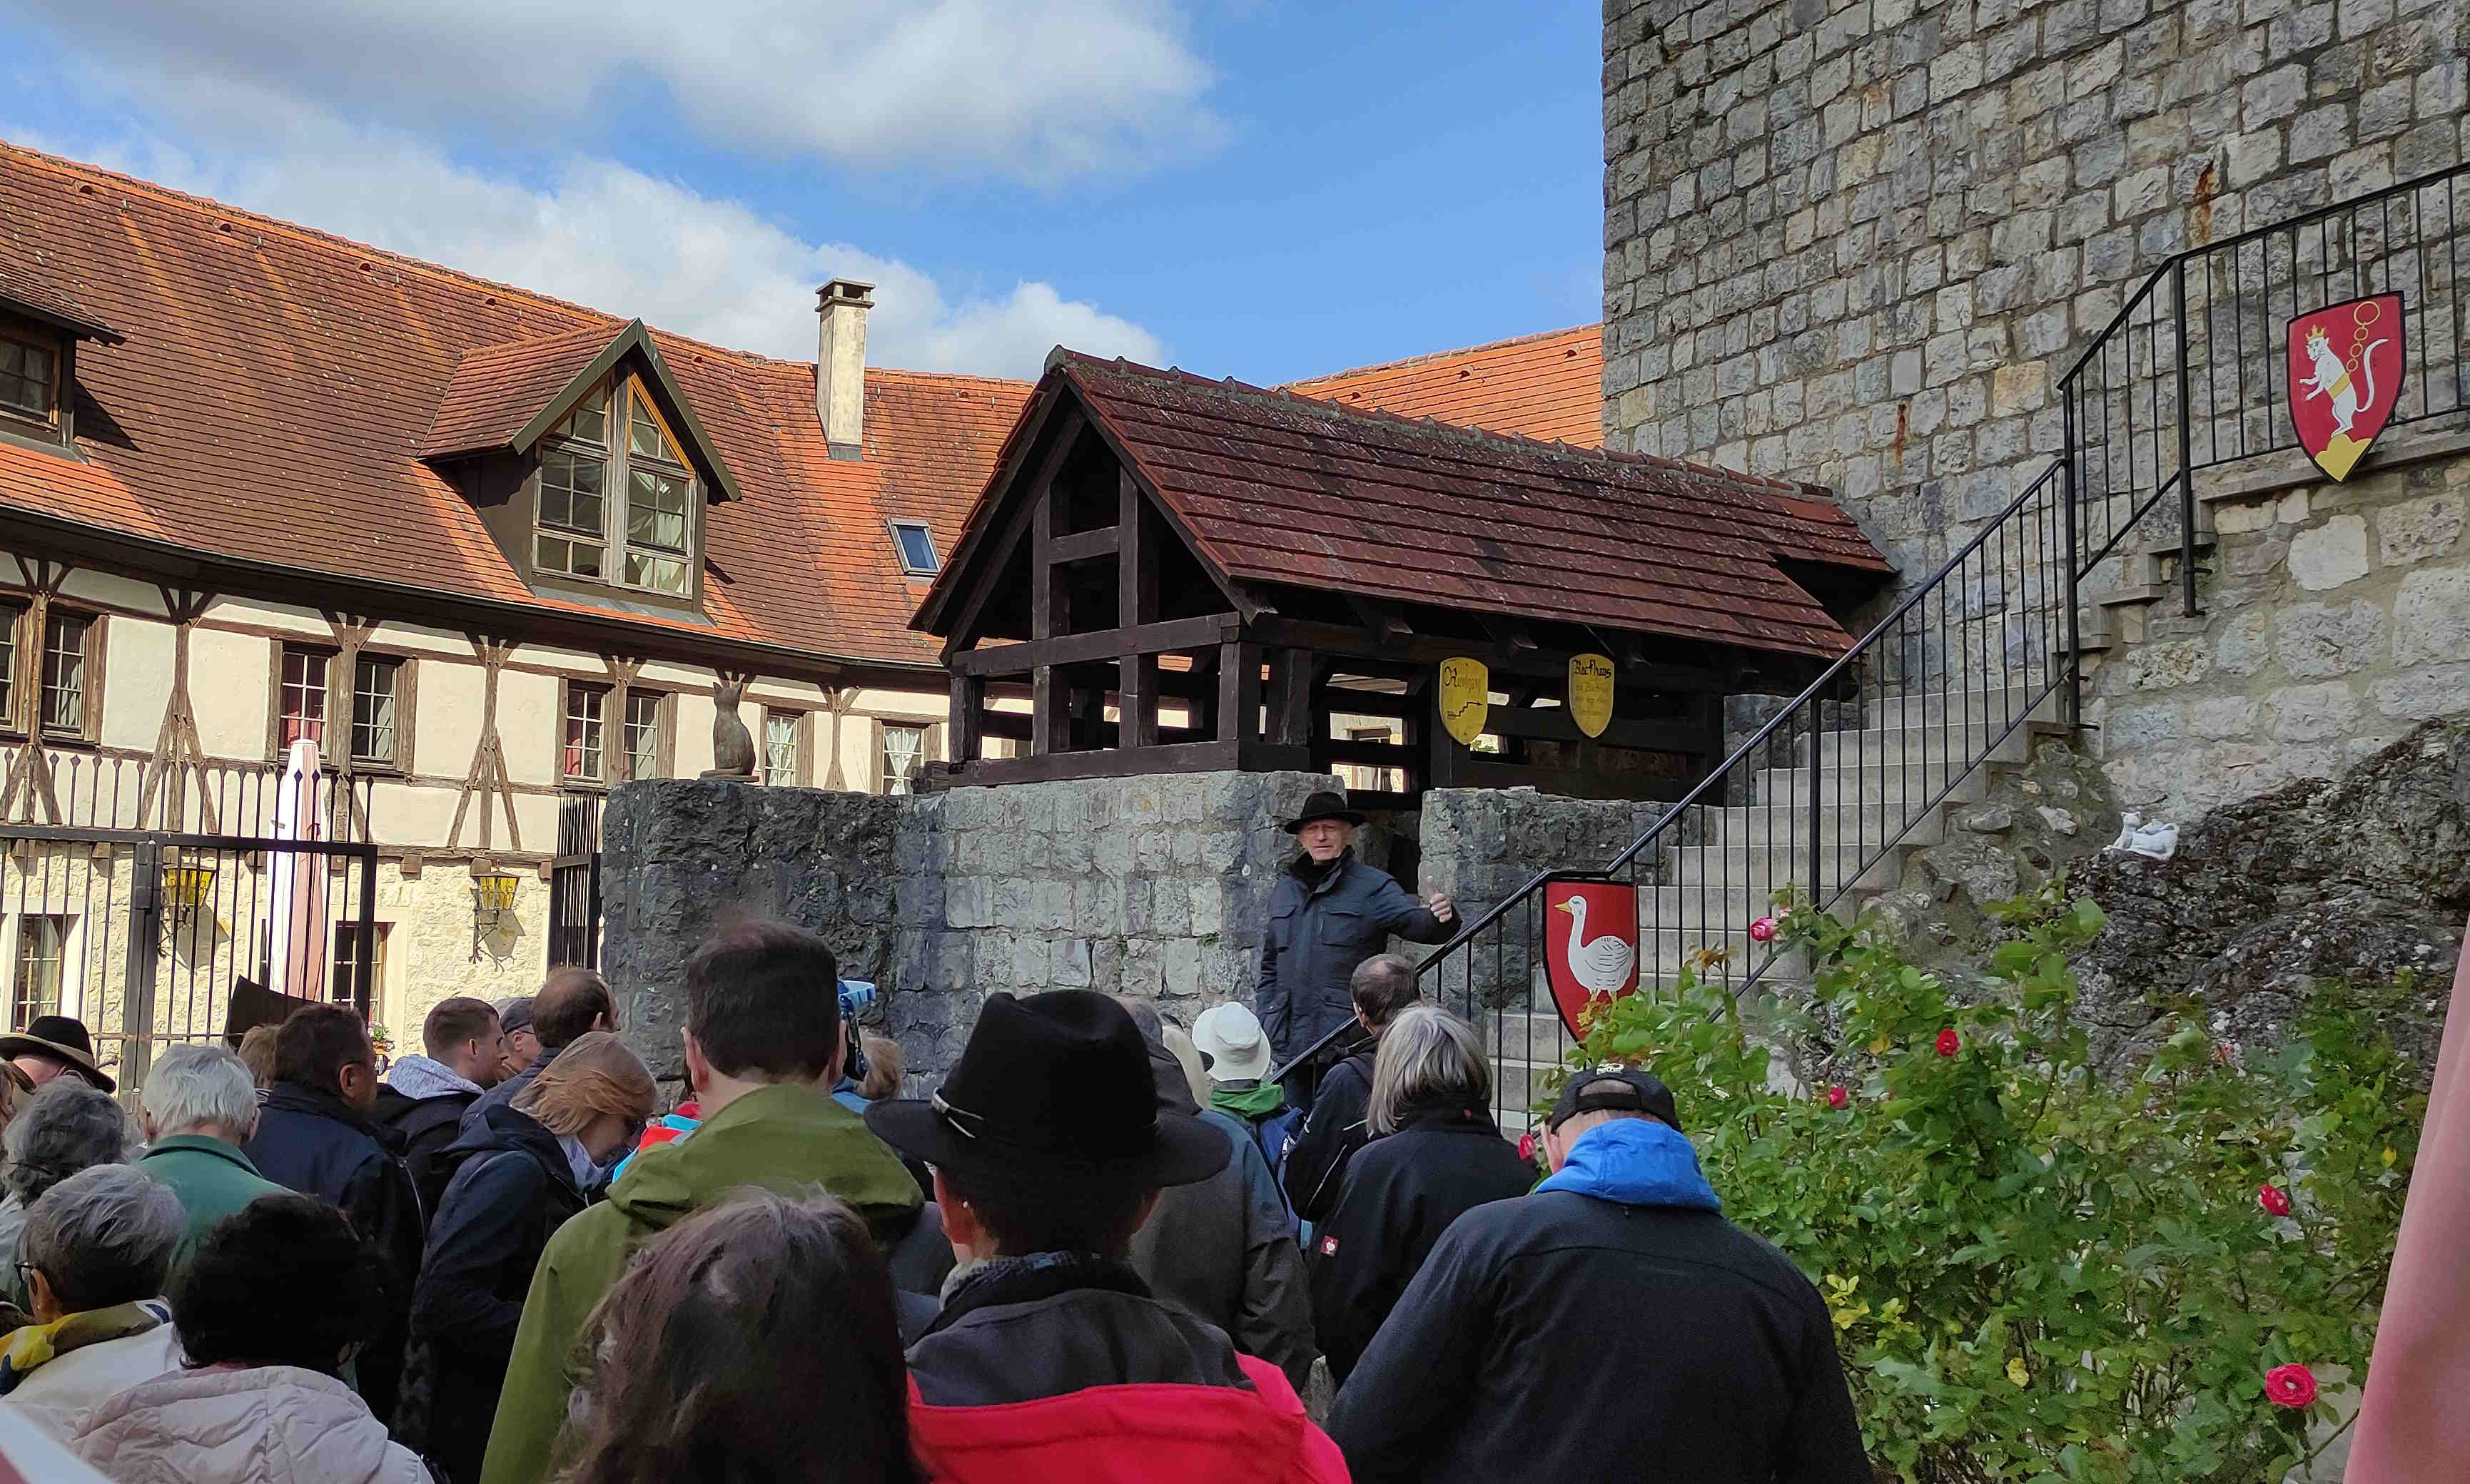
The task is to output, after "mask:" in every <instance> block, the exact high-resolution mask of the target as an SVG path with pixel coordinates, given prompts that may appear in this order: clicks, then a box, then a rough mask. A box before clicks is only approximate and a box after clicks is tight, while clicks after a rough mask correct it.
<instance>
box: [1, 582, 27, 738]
mask: <svg viewBox="0 0 2470 1484" xmlns="http://www.w3.org/2000/svg"><path fill="white" fill-rule="evenodd" d="M25 613H26V611H25V610H24V609H22V608H0V727H5V728H14V727H15V726H16V725H17V620H19V619H20V618H23V617H24V616H25Z"/></svg>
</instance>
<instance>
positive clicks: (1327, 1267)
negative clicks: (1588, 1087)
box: [1307, 1104, 1535, 1386]
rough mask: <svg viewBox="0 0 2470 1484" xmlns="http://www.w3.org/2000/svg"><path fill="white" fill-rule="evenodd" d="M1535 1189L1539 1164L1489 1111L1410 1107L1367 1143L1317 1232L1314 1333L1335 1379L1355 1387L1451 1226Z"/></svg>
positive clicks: (1311, 1260) (1313, 1270) (1445, 1106)
mask: <svg viewBox="0 0 2470 1484" xmlns="http://www.w3.org/2000/svg"><path fill="white" fill-rule="evenodd" d="M1315 1111H1316V1112H1317V1111H1318V1110H1317V1109H1316V1110H1315ZM1534 1183H1535V1167H1534V1166H1532V1165H1530V1164H1528V1163H1527V1162H1526V1161H1525V1160H1523V1159H1520V1158H1519V1157H1518V1150H1517V1149H1516V1148H1512V1147H1511V1146H1510V1143H1509V1141H1508V1140H1506V1139H1503V1137H1502V1136H1501V1129H1500V1128H1499V1127H1498V1126H1497V1125H1495V1124H1494V1123H1493V1121H1492V1112H1491V1110H1490V1109H1488V1108H1482V1107H1472V1106H1458V1105H1453V1104H1435V1105H1433V1106H1431V1107H1418V1108H1410V1109H1409V1110H1408V1111H1407V1113H1406V1115H1405V1116H1404V1117H1403V1118H1402V1119H1401V1120H1400V1123H1399V1127H1398V1129H1397V1131H1396V1132H1394V1133H1391V1134H1387V1135H1386V1136H1384V1137H1382V1138H1378V1139H1375V1140H1373V1141H1372V1142H1371V1143H1369V1144H1366V1145H1365V1146H1363V1149H1362V1150H1361V1151H1360V1152H1358V1153H1357V1154H1356V1155H1355V1157H1354V1158H1353V1159H1352V1160H1350V1161H1348V1162H1347V1165H1346V1174H1345V1178H1344V1185H1343V1187H1342V1190H1341V1193H1340V1195H1339V1196H1338V1198H1337V1200H1336V1201H1335V1202H1334V1203H1333V1205H1332V1208H1331V1209H1330V1211H1329V1213H1328V1214H1327V1215H1326V1216H1325V1217H1320V1218H1319V1224H1318V1225H1317V1226H1316V1227H1315V1228H1314V1230H1313V1245H1312V1253H1311V1255H1310V1257H1309V1258H1308V1259H1307V1261H1308V1262H1309V1263H1310V1264H1311V1273H1312V1301H1313V1333H1315V1334H1316V1335H1317V1336H1318V1337H1319V1339H1320V1349H1321V1354H1323V1355H1325V1356H1328V1357H1329V1379H1330V1380H1332V1381H1333V1382H1335V1383H1336V1384H1338V1385H1340V1386H1343V1385H1345V1384H1346V1379H1347V1377H1348V1376H1349V1375H1350V1374H1352V1373H1353V1372H1354V1370H1355V1362H1356V1358H1357V1357H1358V1356H1362V1355H1363V1349H1364V1347H1365V1346H1367V1345H1369V1344H1371V1343H1372V1336H1373V1335H1375V1334H1377V1333H1380V1330H1381V1324H1382V1321H1384V1320H1386V1319H1387V1318H1388V1317H1389V1310H1391V1309H1392V1308H1393V1307H1394V1306H1395V1305H1396V1304H1397V1302H1398V1295H1400V1294H1401V1293H1404V1292H1406V1291H1407V1285H1408V1284H1410V1283H1412V1282H1413V1281H1414V1279H1415V1274H1416V1272H1417V1270H1418V1269H1420V1268H1422V1266H1423V1265H1424V1259H1425V1258H1426V1257H1427V1256H1428V1255H1430V1253H1431V1252H1432V1250H1433V1243H1434V1242H1436V1241H1440V1240H1441V1233H1443V1232H1445V1231H1448V1230H1449V1229H1450V1223H1451V1222H1453V1221H1455V1220H1456V1219H1457V1218H1458V1217H1460V1216H1462V1215H1464V1214H1465V1213H1467V1212H1469V1211H1472V1210H1474V1209H1475V1208H1476V1207H1478V1206H1481V1205H1488V1204H1490V1203H1491V1202H1493V1201H1496V1200H1508V1199H1510V1198H1511V1197H1513V1196H1517V1195H1524V1194H1526V1191H1527V1188H1528V1187H1529V1186H1531V1185H1533V1184H1534Z"/></svg>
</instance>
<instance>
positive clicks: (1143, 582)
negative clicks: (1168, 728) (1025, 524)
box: [1115, 470, 1159, 747]
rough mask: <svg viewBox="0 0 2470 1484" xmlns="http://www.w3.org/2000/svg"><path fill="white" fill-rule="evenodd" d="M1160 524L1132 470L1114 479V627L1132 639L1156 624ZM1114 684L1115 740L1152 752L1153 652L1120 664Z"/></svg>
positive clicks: (1126, 658) (1154, 722)
mask: <svg viewBox="0 0 2470 1484" xmlns="http://www.w3.org/2000/svg"><path fill="white" fill-rule="evenodd" d="M1155 527H1156V522H1155V521H1154V520H1153V518H1152V517H1151V516H1150V513H1149V499H1148V497H1146V496H1144V495H1143V494H1141V485H1140V481H1139V480H1137V479H1135V478H1133V477H1132V475H1131V472H1130V470H1117V471H1116V473H1115V532H1116V543H1115V622H1116V624H1117V625H1118V626H1119V629H1120V630H1123V631H1129V632H1131V633H1134V634H1137V633H1139V632H1141V631H1142V630H1144V629H1147V628H1149V627H1150V626H1151V625H1152V624H1154V623H1156V622H1157V614H1158V585H1157V568H1158V555H1159V553H1158V549H1157V543H1156V542H1155V541H1154V540H1153V536H1154V535H1155ZM1117 669H1118V670H1119V672H1120V675H1119V678H1118V680H1117V682H1116V684H1117V686H1118V688H1119V689H1120V691H1121V693H1122V697H1123V700H1122V704H1121V705H1120V706H1119V707H1118V708H1117V712H1116V714H1117V717H1118V720H1117V723H1116V728H1115V734H1116V737H1117V738H1118V739H1119V740H1118V745H1120V746H1123V747H1154V746H1156V745H1157V739H1158V718H1157V703H1158V665H1157V656H1156V655H1155V654H1154V653H1152V652H1149V651H1135V652H1133V653H1130V654H1127V655H1125V656H1124V658H1123V659H1122V660H1121V661H1117Z"/></svg>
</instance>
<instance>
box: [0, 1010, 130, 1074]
mask: <svg viewBox="0 0 2470 1484" xmlns="http://www.w3.org/2000/svg"><path fill="white" fill-rule="evenodd" d="M0 1057H5V1058H7V1059H8V1060H10V1061H12V1062H14V1063H15V1064H16V1067H17V1070H18V1071H20V1072H23V1073H25V1074H26V1077H27V1078H28V1079H29V1080H31V1081H32V1082H33V1083H34V1084H35V1086H36V1087H40V1086H42V1085H43V1084H44V1083H45V1082H48V1081H50V1080H52V1079H53V1078H57V1077H72V1076H73V1077H78V1078H83V1079H84V1080H86V1081H88V1082H91V1083H93V1084H94V1085H95V1086H97V1087H100V1088H102V1089H103V1090H104V1091H105V1092H112V1091H115V1090H116V1089H115V1087H114V1084H113V1082H112V1080H111V1078H110V1077H109V1076H108V1075H107V1074H105V1071H104V1070H103V1068H101V1067H99V1066H97V1065H96V1064H95V1060H94V1037H93V1036H91V1035H88V1034H87V1033H86V1029H85V1022H84V1021H82V1020H79V1019H77V1018H76V1017H75V1016H72V1015H37V1016H35V1018H34V1019H33V1020H32V1021H29V1022H28V1023H27V1025H26V1029H25V1030H23V1031H16V1032H11V1033H9V1034H7V1035H0Z"/></svg>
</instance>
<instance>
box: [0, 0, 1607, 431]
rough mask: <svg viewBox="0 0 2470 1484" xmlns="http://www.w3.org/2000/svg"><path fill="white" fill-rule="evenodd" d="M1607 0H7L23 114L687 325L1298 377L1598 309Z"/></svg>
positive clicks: (45, 140)
mask: <svg viewBox="0 0 2470 1484" xmlns="http://www.w3.org/2000/svg"><path fill="white" fill-rule="evenodd" d="M1600 16H1601V11H1600V8H1599V6H1597V5H1595V4H1576V3H1573V0H1548V3H1545V4H1540V5H1515V6H1513V5H1503V4H1499V3H1497V0H1496V3H1492V4H1476V3H1451V4H1442V3H1427V4H1421V5H1416V4H1404V3H1398V4H1392V3H1380V4H1372V3H1361V4H1345V5H1338V6H1332V5H1328V4H1310V3H1286V0H1237V3H1221V4H1213V5H1180V4H1173V3H1169V0H697V3H693V4H688V5H679V4H676V3H674V0H659V3H653V0H429V3H428V4H426V5H425V6H423V7H421V8H418V10H417V11H416V12H415V11H414V10H413V8H408V7H400V6H395V5H391V4H388V5H371V4H365V3H361V0H220V3H218V4H216V5H213V6H199V5H196V4H194V3H189V4H167V3H163V0H76V3H73V4H61V3H56V0H35V3H31V4H30V3H28V0H0V31H6V32H8V33H11V34H12V36H13V37H23V38H26V40H27V44H26V45H25V46H23V47H22V48H19V47H12V49H11V50H12V55H11V56H10V57H9V58H7V59H6V60H0V137H6V138H8V139H11V140H12V141H15V142H18V143H22V144H30V145H34V146H36V147H38V148H43V149H49V150H55V151H59V152H61V153H65V154H69V155H72V156H74V157H78V158H82V159H89V160H95V161H98V162H101V163H104V164H107V165H110V166H113V167H115V168H118V169H124V170H128V171H130V172H132V173H134V174H141V175H145V176H148V177H150V178H153V179H158V180H162V181H165V182H166V183H169V184H173V185H176V186H179V187H182V188H184V189H189V190H195V191H199V192H203V193H205V194H209V195H214V196H217V197H222V198H224V199H228V200H232V201H234V202H236V203H237V204H240V205H244V206H247V207H251V208H254V209H258V210H262V211H267V212H269V213H271V214H274V215H277V216H282V217H287V218H291V219H292V220H300V221H303V222H305V223H307V224H309V225H312V226H318V227H323V228H326V229H328V230H332V231H338V232H341V233H343V234H345V235H348V236H352V237H357V238H361V239H363V240H368V241H372V242H375V243H379V244H380V245H383V246H387V247H392V248H395V249H397V250H400V251H404V252H408V253H412V254H415V255H417V256H421V257H426V258H431V259H435V260H437V261H440V262H445V263H448V264H451V265H453V266H454V267H464V268H468V269H470V270H472V271H475V272H479V273H483V274H486V275H488V276H490V277H494V278H501V279H505V280H508V281H511V282H514V283H518V284H521V285H523V286H524V287H526V288H532V289H538V290H544V291H548V292H552V293H559V294H563V295H565V296H568V297H571V298H575V299H578V300H580V301H582V302H585V303H589V304H592V305H594V306H595V307H597V308H601V309H605V310H609V311H611V312H614V313H629V314H642V315H643V316H644V317H646V318H649V319H651V320H653V321H654V322H655V323H657V324H661V325H663V326H664V327H667V328H673V329H677V330H680V331H684V332H686V333H688V334H696V335H702V336H707V337H709V338H711V339H714V340H718V341H720V342H722V343H724V344H730V345H734V346H742V347H745V348H748V349H755V350H763V351H768V352H771V353H773V354H777V355H790V356H810V355H811V354H812V339H813V320H812V305H813V300H812V290H813V288H814V286H815V284H817V283H819V282H821V281H822V279H823V278H824V277H826V276H829V275H831V274H833V273H848V274H850V275H851V276H855V277H865V278H872V279H874V280H875V281H876V282H877V283H878V284H879V286H880V287H879V288H878V290H877V300H878V306H879V307H878V309H877V311H876V313H875V316H874V333H873V335H872V336H871V339H872V340H873V342H874V343H873V349H874V358H873V359H875V360H876V361H877V362H879V363H883V364H892V365H907V366H915V367H920V368H926V369H951V370H968V371H983V372H990V373H998V374H1007V375H1030V374H1034V373H1035V372H1036V369H1037V361H1038V358H1039V357H1040V356H1041V355H1042V354H1043V352H1044V349H1045V347H1046V346H1047V345H1049V344H1052V343H1054V342H1055V341H1057V340H1062V341H1064V342H1066V343H1069V344H1072V345H1074V346H1076V347H1079V348H1083V349H1089V350H1095V351H1099V352H1102V353H1109V354H1125V355H1131V356H1136V357H1140V356H1147V357H1153V358H1159V359H1167V360H1172V361H1175V362H1177V363H1179V364H1181V365H1183V366H1185V367H1186V368H1188V369H1191V370H1194V371H1199V372H1202V373H1205V374H1208V375H1213V376H1223V375H1233V376H1238V377H1241V378H1243V379H1245V380H1247V381H1257V382H1271V381H1282V380H1289V379H1293V378H1296V377H1302V376H1309V375H1313V374H1316V373H1318V372H1325V371H1332V370H1338V369H1341V368H1343V367H1347V366H1353V365H1359V364H1364V363H1368V362H1372V361H1378V360H1385V359H1394V358H1397V357H1401V356H1408V355H1414V354H1418V353H1421V352H1425V351H1432V350H1440V349H1446V348H1448V347H1451V346H1454V345H1461V344H1470V343H1474V342H1476V341H1480V340H1486V339H1497V338H1501V337H1503V336H1513V335H1524V334H1529V333H1532V332H1536V331H1543V330H1550V329H1557V328H1560V327H1562V326H1565V325H1572V324H1579V323H1584V322H1587V321H1590V320H1592V319H1594V318H1595V317H1596V314H1597V313H1598V311H1599V305H1598V287H1597V285H1598V274H1599V267H1598V265H1599V245H1598V244H1599V238H1600V222H1601V207H1600V189H1601V187H1600V181H1601V166H1600V158H1601V138H1600V133H1599V123H1598V121H1599V118H1600V103H1599V100H1598V98H1597V78H1598V75H1599V71H1600V61H1599V58H1598V47H1599V41H1600V25H1601V20H1600Z"/></svg>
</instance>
